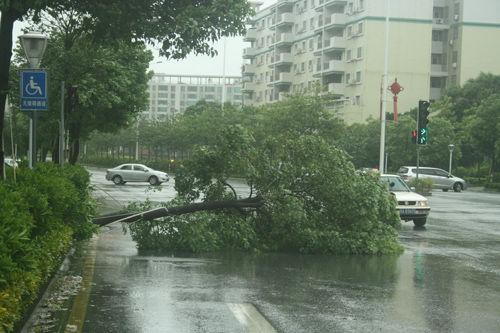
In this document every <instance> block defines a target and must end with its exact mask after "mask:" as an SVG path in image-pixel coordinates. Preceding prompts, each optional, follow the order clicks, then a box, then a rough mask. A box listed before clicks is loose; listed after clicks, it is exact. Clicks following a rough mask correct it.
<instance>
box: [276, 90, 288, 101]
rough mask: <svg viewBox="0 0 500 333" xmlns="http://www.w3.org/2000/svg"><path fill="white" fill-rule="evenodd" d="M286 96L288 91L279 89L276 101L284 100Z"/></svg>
mask: <svg viewBox="0 0 500 333" xmlns="http://www.w3.org/2000/svg"><path fill="white" fill-rule="evenodd" d="M287 97H288V92H284V91H280V92H279V93H278V101H284V100H285V99H287Z"/></svg>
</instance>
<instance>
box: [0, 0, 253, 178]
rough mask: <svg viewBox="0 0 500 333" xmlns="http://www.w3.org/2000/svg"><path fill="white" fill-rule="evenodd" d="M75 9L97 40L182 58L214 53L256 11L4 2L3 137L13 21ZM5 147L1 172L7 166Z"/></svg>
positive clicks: (52, 0)
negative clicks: (150, 46) (147, 46)
mask: <svg viewBox="0 0 500 333" xmlns="http://www.w3.org/2000/svg"><path fill="white" fill-rule="evenodd" d="M44 10H45V11H51V10H52V11H57V12H73V13H75V16H76V17H78V21H77V22H72V23H77V24H78V25H79V26H80V27H81V28H82V30H83V31H84V32H86V33H87V34H88V35H89V36H92V37H93V39H94V40H102V41H106V42H107V43H113V42H114V41H116V42H125V43H130V42H132V43H136V42H139V41H143V42H145V43H155V44H157V43H159V44H160V45H161V49H160V55H163V56H165V57H167V58H173V59H180V58H183V57H185V56H186V55H187V54H189V53H191V52H194V53H197V54H211V55H213V54H215V50H214V48H213V46H211V44H210V43H211V42H213V41H216V40H218V39H219V38H221V37H222V36H229V35H236V34H241V33H243V32H244V30H245V26H244V20H245V18H246V17H247V16H248V15H249V14H250V13H251V9H250V6H249V5H248V3H247V2H246V1H245V0H231V1H227V0H210V1H201V0H197V1H180V2H179V1H174V0H140V1H138V0H127V1H122V0H110V1H105V2H102V1H98V0H82V1H67V0H23V1H9V0H0V13H1V21H0V136H2V134H3V128H4V114H5V100H6V96H7V93H8V92H9V68H10V60H11V56H12V53H11V50H12V42H13V40H12V33H13V26H14V22H16V21H19V20H23V19H27V18H29V17H34V18H35V20H36V19H37V18H39V17H40V13H41V12H42V11H44ZM3 159H4V153H3V150H0V174H1V173H2V169H3Z"/></svg>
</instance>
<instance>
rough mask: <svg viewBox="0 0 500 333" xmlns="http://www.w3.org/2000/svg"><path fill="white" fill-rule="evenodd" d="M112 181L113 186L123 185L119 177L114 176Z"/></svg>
mask: <svg viewBox="0 0 500 333" xmlns="http://www.w3.org/2000/svg"><path fill="white" fill-rule="evenodd" d="M112 180H113V183H115V185H120V184H122V183H123V179H122V177H120V176H118V175H116V176H114V177H113V179H112Z"/></svg>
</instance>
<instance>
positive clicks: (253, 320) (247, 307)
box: [227, 303, 276, 333]
mask: <svg viewBox="0 0 500 333" xmlns="http://www.w3.org/2000/svg"><path fill="white" fill-rule="evenodd" d="M227 306H228V307H229V309H230V310H231V312H232V313H233V315H234V317H235V318H236V319H237V320H238V321H239V322H240V324H242V325H243V326H245V327H246V328H247V332H249V333H276V330H275V329H274V328H273V327H272V326H271V324H270V323H269V322H268V321H267V320H266V318H264V316H262V315H261V314H260V312H259V310H257V309H256V308H255V306H253V305H252V304H250V303H227Z"/></svg>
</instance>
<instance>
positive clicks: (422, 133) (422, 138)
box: [416, 101, 431, 145]
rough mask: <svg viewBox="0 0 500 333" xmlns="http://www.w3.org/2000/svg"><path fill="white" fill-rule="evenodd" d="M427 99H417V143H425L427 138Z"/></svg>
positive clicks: (428, 104)
mask: <svg viewBox="0 0 500 333" xmlns="http://www.w3.org/2000/svg"><path fill="white" fill-rule="evenodd" d="M430 105H431V104H430V103H429V102H428V101H418V115H417V123H418V127H417V140H416V141H417V144H419V145H426V144H427V141H428V140H429V128H428V124H429V119H428V117H429V107H430Z"/></svg>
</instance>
